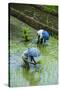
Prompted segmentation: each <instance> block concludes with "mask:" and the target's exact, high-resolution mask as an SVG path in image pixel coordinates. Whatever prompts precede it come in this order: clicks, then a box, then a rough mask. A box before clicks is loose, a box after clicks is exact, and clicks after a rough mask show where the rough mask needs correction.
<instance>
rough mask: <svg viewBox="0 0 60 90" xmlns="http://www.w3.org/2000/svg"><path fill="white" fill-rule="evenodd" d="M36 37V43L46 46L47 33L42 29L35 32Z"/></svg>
mask: <svg viewBox="0 0 60 90" xmlns="http://www.w3.org/2000/svg"><path fill="white" fill-rule="evenodd" d="M37 35H38V41H37V43H40V44H46V43H47V41H48V40H49V33H48V32H47V31H45V30H43V29H40V30H39V31H37Z"/></svg>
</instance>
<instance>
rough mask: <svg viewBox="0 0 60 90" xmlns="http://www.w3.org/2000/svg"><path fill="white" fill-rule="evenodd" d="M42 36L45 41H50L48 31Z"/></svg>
mask: <svg viewBox="0 0 60 90" xmlns="http://www.w3.org/2000/svg"><path fill="white" fill-rule="evenodd" d="M42 35H43V38H44V39H45V40H48V39H49V33H48V32H47V31H44V32H43V33H42Z"/></svg>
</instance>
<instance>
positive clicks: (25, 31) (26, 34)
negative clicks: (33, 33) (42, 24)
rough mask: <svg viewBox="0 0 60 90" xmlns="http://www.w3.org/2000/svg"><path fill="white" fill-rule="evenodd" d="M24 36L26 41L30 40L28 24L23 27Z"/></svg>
mask: <svg viewBox="0 0 60 90" xmlns="http://www.w3.org/2000/svg"><path fill="white" fill-rule="evenodd" d="M23 38H24V40H25V41H26V42H27V41H29V28H28V27H27V26H25V27H23Z"/></svg>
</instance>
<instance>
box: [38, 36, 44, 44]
mask: <svg viewBox="0 0 60 90" xmlns="http://www.w3.org/2000/svg"><path fill="white" fill-rule="evenodd" d="M38 43H40V44H42V43H43V38H41V39H40V36H39V35H38V41H37V44H38Z"/></svg>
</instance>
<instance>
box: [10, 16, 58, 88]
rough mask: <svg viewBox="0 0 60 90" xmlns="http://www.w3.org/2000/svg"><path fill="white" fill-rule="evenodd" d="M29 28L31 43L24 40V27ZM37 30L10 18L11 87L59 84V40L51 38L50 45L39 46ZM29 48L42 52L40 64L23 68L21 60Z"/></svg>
mask: <svg viewBox="0 0 60 90" xmlns="http://www.w3.org/2000/svg"><path fill="white" fill-rule="evenodd" d="M25 26H26V27H28V28H29V30H28V36H29V39H30V40H29V41H28V42H25V41H24V38H23V27H25ZM36 32H37V30H35V29H33V28H31V27H30V26H28V25H27V24H25V23H23V22H21V21H19V20H18V19H16V18H14V17H12V16H10V86H11V87H17V86H35V85H50V84H51V85H52V84H57V83H58V40H57V39H56V38H54V37H51V36H50V39H49V41H48V45H45V46H44V45H37V44H36V42H37V34H36ZM28 47H36V48H38V49H39V50H40V53H41V55H40V57H39V58H37V59H38V60H39V62H40V63H39V64H37V65H32V64H30V69H29V70H27V69H26V68H23V67H22V63H23V60H22V58H21V56H22V54H23V52H24V50H26V49H27V48H28Z"/></svg>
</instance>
